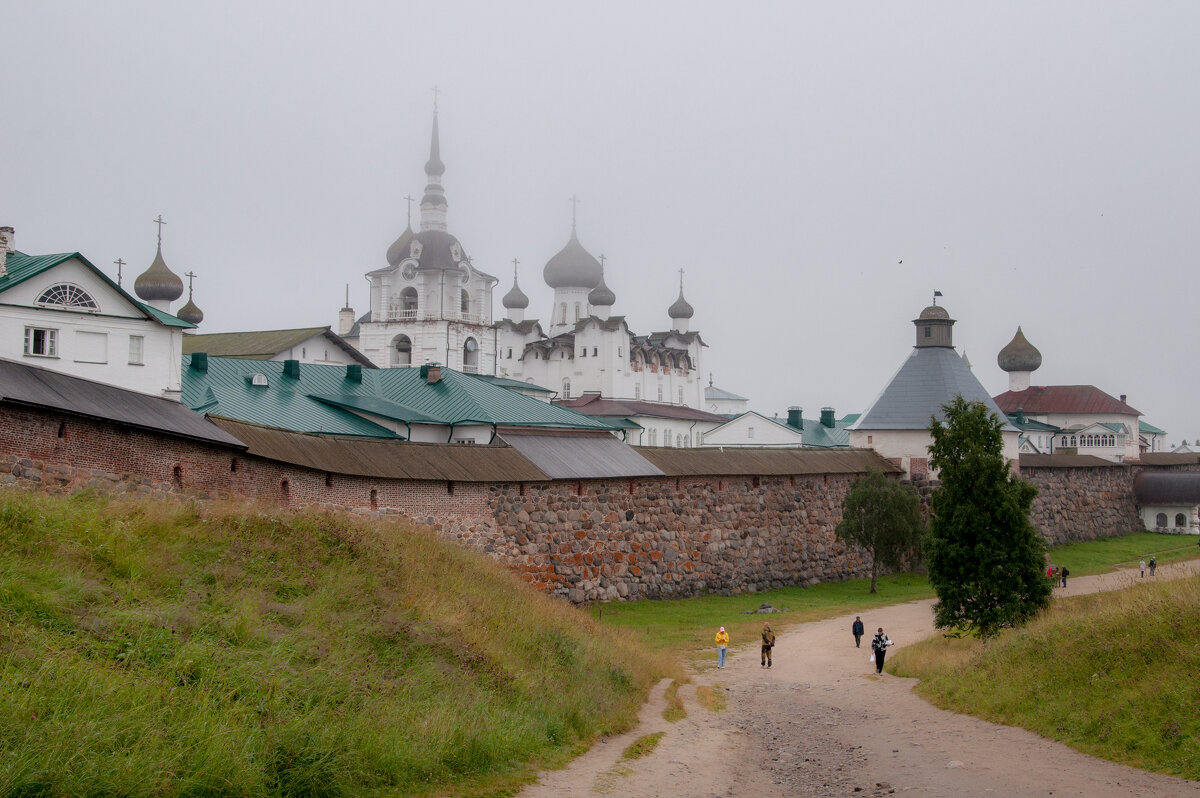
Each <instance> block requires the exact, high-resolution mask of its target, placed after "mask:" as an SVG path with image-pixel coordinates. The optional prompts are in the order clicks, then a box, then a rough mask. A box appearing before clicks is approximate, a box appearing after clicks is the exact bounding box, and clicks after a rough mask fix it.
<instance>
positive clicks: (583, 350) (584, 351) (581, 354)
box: [579, 346, 587, 357]
mask: <svg viewBox="0 0 1200 798" xmlns="http://www.w3.org/2000/svg"><path fill="white" fill-rule="evenodd" d="M579 356H580V357H587V347H586V346H585V347H584V348H583V349H582V350H581V351H580V353H579Z"/></svg>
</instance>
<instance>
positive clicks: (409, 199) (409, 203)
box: [404, 194, 417, 227]
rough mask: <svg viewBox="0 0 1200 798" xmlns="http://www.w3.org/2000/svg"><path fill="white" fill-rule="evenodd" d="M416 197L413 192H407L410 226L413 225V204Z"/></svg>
mask: <svg viewBox="0 0 1200 798" xmlns="http://www.w3.org/2000/svg"><path fill="white" fill-rule="evenodd" d="M416 199H417V198H416V197H414V196H413V195H412V194H405V195H404V201H405V202H407V203H408V226H409V227H412V204H413V203H414V202H416Z"/></svg>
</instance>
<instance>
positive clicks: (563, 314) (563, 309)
mask: <svg viewBox="0 0 1200 798" xmlns="http://www.w3.org/2000/svg"><path fill="white" fill-rule="evenodd" d="M558 317H559V319H561V320H562V323H563V324H566V323H567V303H566V302H559V303H558Z"/></svg>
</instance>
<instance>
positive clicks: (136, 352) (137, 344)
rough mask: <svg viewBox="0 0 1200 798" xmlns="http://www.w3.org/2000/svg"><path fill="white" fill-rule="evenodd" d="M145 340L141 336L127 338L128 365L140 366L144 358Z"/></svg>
mask: <svg viewBox="0 0 1200 798" xmlns="http://www.w3.org/2000/svg"><path fill="white" fill-rule="evenodd" d="M145 351H146V338H145V336H142V335H131V336H129V365H131V366H140V365H142V363H143V360H142V358H143V357H144V356H145Z"/></svg>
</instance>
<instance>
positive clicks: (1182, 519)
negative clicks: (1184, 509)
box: [1175, 513, 1187, 527]
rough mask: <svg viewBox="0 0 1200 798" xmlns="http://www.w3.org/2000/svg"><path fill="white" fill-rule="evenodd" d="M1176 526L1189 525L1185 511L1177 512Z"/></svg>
mask: <svg viewBox="0 0 1200 798" xmlns="http://www.w3.org/2000/svg"><path fill="white" fill-rule="evenodd" d="M1175 526H1176V527H1181V526H1187V516H1186V515H1184V514H1183V513H1175Z"/></svg>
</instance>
